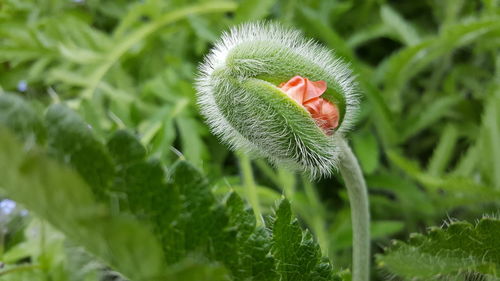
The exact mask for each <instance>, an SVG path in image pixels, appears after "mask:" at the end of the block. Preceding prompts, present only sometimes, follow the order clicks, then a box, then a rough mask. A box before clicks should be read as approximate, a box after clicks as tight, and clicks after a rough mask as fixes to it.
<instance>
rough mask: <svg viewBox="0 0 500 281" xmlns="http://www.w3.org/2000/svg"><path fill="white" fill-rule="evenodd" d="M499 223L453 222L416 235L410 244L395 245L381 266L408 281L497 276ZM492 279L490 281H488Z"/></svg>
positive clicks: (486, 220)
mask: <svg viewBox="0 0 500 281" xmlns="http://www.w3.org/2000/svg"><path fill="white" fill-rule="evenodd" d="M499 233H500V220H498V219H495V218H482V219H481V220H480V221H479V222H478V223H477V224H476V225H472V224H470V223H467V222H463V221H457V222H451V223H450V224H449V225H448V226H447V227H446V228H444V229H443V228H433V229H431V230H430V231H429V232H428V233H427V234H425V235H421V234H415V235H413V236H412V237H411V238H410V240H409V241H408V242H407V243H404V242H396V243H394V244H393V246H391V247H390V248H389V249H387V250H386V253H385V254H383V255H378V256H377V261H378V264H379V266H381V267H383V268H384V269H386V270H388V271H390V272H391V273H393V274H396V275H398V276H401V277H403V278H405V279H408V280H441V278H443V277H448V278H458V277H457V276H460V275H461V274H466V273H471V272H472V273H474V272H476V273H480V274H484V275H485V278H488V276H490V277H489V278H492V277H498V272H499V268H500V240H499V239H498V234H499ZM488 280H490V279H488Z"/></svg>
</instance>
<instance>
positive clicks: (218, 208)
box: [0, 99, 334, 280]
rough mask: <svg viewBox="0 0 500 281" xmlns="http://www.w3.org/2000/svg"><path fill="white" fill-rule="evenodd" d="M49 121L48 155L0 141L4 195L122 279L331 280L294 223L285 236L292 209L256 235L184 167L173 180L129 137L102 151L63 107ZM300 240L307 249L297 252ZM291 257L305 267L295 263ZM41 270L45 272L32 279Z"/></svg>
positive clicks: (117, 136)
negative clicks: (296, 269)
mask: <svg viewBox="0 0 500 281" xmlns="http://www.w3.org/2000/svg"><path fill="white" fill-rule="evenodd" d="M17 102H18V103H19V105H20V106H18V107H16V108H14V109H13V110H17V111H20V112H24V111H26V110H27V109H29V108H30V107H29V106H28V105H27V104H26V103H24V102H23V101H22V99H19V100H18V101H17ZM17 114H19V113H17ZM17 114H11V115H9V116H18V115H17ZM45 115H46V116H45V119H46V120H47V122H46V123H45V127H46V130H47V139H48V141H47V152H46V153H44V150H43V147H39V146H36V145H32V146H31V147H29V149H28V150H26V149H23V145H22V143H19V141H18V139H16V137H14V136H13V135H12V134H11V133H9V130H6V129H5V128H4V129H2V131H1V132H0V139H1V141H0V148H1V150H0V163H2V165H1V166H0V168H1V172H0V178H2V179H3V180H2V182H1V187H2V188H3V190H4V191H5V193H6V195H7V196H9V197H10V198H12V199H14V200H16V201H17V202H19V203H22V204H23V205H24V206H26V207H27V208H28V209H29V210H31V211H33V212H34V213H35V214H36V215H38V216H40V217H41V218H43V219H46V220H47V221H48V222H50V223H51V224H52V225H53V226H54V227H55V228H57V229H59V230H60V231H61V232H62V233H64V234H65V235H66V237H67V238H68V239H69V240H70V241H72V242H74V243H77V244H78V245H82V246H83V247H84V248H85V249H86V250H87V251H89V252H90V253H92V254H94V255H95V256H96V257H98V258H99V259H100V260H101V261H102V262H103V263H104V264H106V265H109V266H111V267H112V268H113V269H114V270H117V271H118V272H120V273H121V274H123V275H124V276H126V277H128V278H130V279H131V280H164V279H163V278H172V279H167V280H176V279H174V278H181V276H182V278H192V279H182V280H197V279H196V278H204V279H205V278H213V280H249V279H250V280H301V279H302V278H306V277H307V278H313V279H311V280H332V278H333V276H334V275H333V270H332V267H331V266H330V265H329V263H328V261H321V260H320V257H321V252H320V250H319V247H318V246H317V244H315V242H314V241H313V240H312V237H311V235H310V234H309V233H307V232H306V233H305V234H302V230H301V229H300V228H299V227H298V225H297V224H296V222H295V224H293V225H290V227H287V224H289V222H290V219H291V216H292V215H291V210H290V206H289V204H288V203H287V201H283V203H282V206H281V207H280V208H279V209H278V210H277V214H276V218H274V220H275V223H274V224H273V226H269V227H270V230H269V231H268V230H267V229H266V228H263V227H258V226H257V225H256V223H255V218H254V216H253V214H252V211H251V210H249V209H247V207H246V206H245V203H244V202H243V201H242V200H241V198H240V197H238V196H237V195H236V194H235V193H230V194H229V195H228V196H227V198H226V199H225V200H223V201H218V200H217V199H216V198H215V197H214V195H213V194H212V193H211V185H210V184H209V182H208V181H207V179H206V178H205V177H204V176H203V175H202V174H201V173H200V171H199V170H197V169H196V168H195V167H193V166H192V165H191V164H189V163H187V162H185V161H178V162H176V163H175V164H174V165H172V166H171V167H169V169H168V170H169V171H168V174H166V173H165V167H164V166H163V165H162V164H161V163H160V162H159V161H158V160H154V159H147V157H146V150H145V149H144V147H143V146H142V145H141V144H140V143H139V141H138V140H137V139H136V138H135V137H134V136H133V135H132V134H130V133H129V132H127V131H122V130H119V131H117V132H115V133H114V134H113V135H112V136H111V137H110V138H109V141H108V143H107V145H106V146H105V145H103V144H102V143H101V142H100V141H99V140H97V138H96V136H95V135H94V133H93V130H92V129H91V128H90V127H89V126H88V125H87V124H86V123H85V122H83V120H81V119H80V118H79V116H78V115H76V114H75V112H73V111H72V110H70V109H69V108H67V107H66V106H64V105H61V104H58V105H54V106H51V107H50V108H49V109H48V111H47V112H46V114H45ZM13 120H15V119H13ZM37 120H38V119H37V118H32V122H35V123H36V122H37ZM3 121H4V123H5V124H10V123H11V121H12V120H11V119H9V118H5V119H4V120H3ZM36 124H38V123H36ZM21 133H22V132H21ZM21 136H22V134H21ZM103 178H104V179H106V180H103ZM287 204H288V205H287ZM303 235H304V242H303V243H298V244H297V243H290V242H293V241H294V240H295V239H296V238H299V239H300V237H302V236H303ZM289 239H292V240H290V241H289ZM19 247H22V245H20V246H18V248H19ZM14 251H15V250H11V251H10V252H9V253H8V254H7V255H6V256H4V258H6V261H10V262H11V263H12V262H16V261H17V260H18V259H19V258H22V257H24V255H19V254H17V255H16V254H14ZM289 251H290V253H291V254H292V255H299V256H302V257H301V258H300V259H299V260H293V259H290V253H289V254H286V252H289ZM13 256H14V257H16V256H17V259H16V258H13ZM306 261H307V266H304V265H303V263H304V262H306ZM292 263H293V264H295V267H303V269H302V270H303V271H304V272H301V273H300V274H298V275H297V277H294V278H291V277H290V272H289V270H288V268H284V267H283V266H282V265H283V264H292ZM35 264H38V263H36V262H35ZM167 265H170V266H167ZM39 266H40V267H41V266H43V263H41V262H40V265H36V266H34V267H33V270H38V267H39ZM7 270H10V268H8V269H7ZM193 270H196V271H197V272H198V273H192V272H190V271H193ZM14 272H15V271H14ZM0 274H2V273H0ZM4 274H13V273H9V272H6V273H4ZM297 278H298V279H297Z"/></svg>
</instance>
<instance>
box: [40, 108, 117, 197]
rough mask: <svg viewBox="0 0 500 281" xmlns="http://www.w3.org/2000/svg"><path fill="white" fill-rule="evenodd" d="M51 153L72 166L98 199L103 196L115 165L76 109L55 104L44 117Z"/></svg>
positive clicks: (109, 183) (110, 180)
mask: <svg viewBox="0 0 500 281" xmlns="http://www.w3.org/2000/svg"><path fill="white" fill-rule="evenodd" d="M45 122H46V126H47V142H48V151H49V153H50V154H52V155H54V156H55V157H57V158H58V159H59V160H60V161H62V162H65V163H68V164H70V165H71V166H73V167H74V168H75V169H76V170H77V171H78V173H80V175H81V176H82V177H83V178H84V179H85V181H86V182H87V183H88V184H89V185H90V186H91V187H92V190H93V191H94V192H95V194H96V195H97V197H98V198H100V199H105V198H106V189H107V188H108V187H109V186H110V185H111V182H112V180H113V176H114V168H113V165H112V162H111V158H110V156H109V155H108V154H107V152H106V151H105V147H104V145H103V144H102V143H101V142H100V141H98V140H97V139H96V137H95V136H94V134H93V132H92V128H90V126H89V125H88V124H86V123H85V122H84V121H83V120H82V119H81V117H80V116H78V115H77V114H76V113H75V112H73V111H72V110H70V109H69V108H67V107H66V106H63V105H61V104H56V105H53V106H50V107H49V109H48V110H47V114H46V116H45Z"/></svg>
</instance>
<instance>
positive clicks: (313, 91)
mask: <svg viewBox="0 0 500 281" xmlns="http://www.w3.org/2000/svg"><path fill="white" fill-rule="evenodd" d="M305 80H306V87H307V88H306V91H305V93H304V102H308V101H310V100H312V99H314V98H318V97H320V96H321V95H322V94H323V93H324V92H325V91H326V82H325V81H323V80H320V81H314V82H313V81H311V80H309V79H307V78H305Z"/></svg>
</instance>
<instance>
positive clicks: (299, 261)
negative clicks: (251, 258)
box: [272, 200, 335, 281]
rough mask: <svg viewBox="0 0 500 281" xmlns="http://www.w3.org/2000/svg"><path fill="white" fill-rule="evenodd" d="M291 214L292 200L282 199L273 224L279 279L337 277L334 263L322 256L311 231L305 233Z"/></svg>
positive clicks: (274, 252)
mask: <svg viewBox="0 0 500 281" xmlns="http://www.w3.org/2000/svg"><path fill="white" fill-rule="evenodd" d="M292 217H293V216H292V210H291V207H290V203H289V202H288V201H287V200H282V201H281V202H280V203H279V206H278V209H277V210H276V218H275V221H274V223H273V226H272V230H273V247H272V253H273V255H274V257H275V259H276V270H277V273H278V274H279V276H280V280H284V281H285V280H286V281H292V280H296V281H299V280H334V278H335V277H334V276H333V274H332V270H331V266H330V265H329V263H328V262H326V261H324V260H322V259H321V251H320V249H319V246H318V245H317V244H316V243H315V242H314V241H313V238H312V235H311V233H310V232H308V231H306V232H304V233H302V230H301V229H300V227H299V224H298V221H297V220H296V219H294V218H292Z"/></svg>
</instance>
